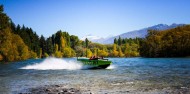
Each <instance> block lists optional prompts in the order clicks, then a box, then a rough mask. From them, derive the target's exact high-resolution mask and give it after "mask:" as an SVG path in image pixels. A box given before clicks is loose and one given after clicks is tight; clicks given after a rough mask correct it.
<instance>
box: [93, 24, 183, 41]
mask: <svg viewBox="0 0 190 94" xmlns="http://www.w3.org/2000/svg"><path fill="white" fill-rule="evenodd" d="M183 25H185V24H175V23H174V24H171V25H167V24H158V25H154V26H151V27H147V28H143V29H139V30H134V31H130V32H126V33H123V34H120V35H118V36H114V37H110V38H107V39H102V40H101V41H98V43H102V44H112V43H113V42H114V39H115V38H119V36H120V37H121V38H136V37H139V38H144V37H145V36H146V35H147V30H167V29H172V28H175V27H178V26H183ZM94 41H95V40H94Z"/></svg>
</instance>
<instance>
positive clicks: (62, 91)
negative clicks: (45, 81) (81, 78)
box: [19, 85, 82, 94]
mask: <svg viewBox="0 0 190 94" xmlns="http://www.w3.org/2000/svg"><path fill="white" fill-rule="evenodd" d="M19 94H82V93H81V91H80V90H78V89H75V88H65V86H64V85H48V86H43V87H36V88H31V89H28V90H23V91H22V92H20V93H19Z"/></svg>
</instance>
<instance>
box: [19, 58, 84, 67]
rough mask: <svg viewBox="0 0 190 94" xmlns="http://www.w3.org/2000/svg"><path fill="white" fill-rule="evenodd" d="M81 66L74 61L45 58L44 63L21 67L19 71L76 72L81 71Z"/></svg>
mask: <svg viewBox="0 0 190 94" xmlns="http://www.w3.org/2000/svg"><path fill="white" fill-rule="evenodd" d="M82 68H83V65H82V64H81V63H79V62H77V61H74V60H63V59H61V58H54V57H50V58H46V59H45V60H44V61H42V62H40V63H36V64H33V65H27V66H25V67H22V68H21V69H34V70H61V69H67V70H78V69H82Z"/></svg>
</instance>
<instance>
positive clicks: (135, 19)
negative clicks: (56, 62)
mask: <svg viewBox="0 0 190 94" xmlns="http://www.w3.org/2000/svg"><path fill="white" fill-rule="evenodd" d="M0 4H3V5H4V11H5V12H6V13H7V15H8V16H9V17H10V18H11V19H12V20H13V22H14V23H15V24H20V25H23V24H24V25H25V26H27V27H31V28H32V29H33V30H34V31H36V32H37V34H38V35H44V36H45V37H49V36H51V35H52V34H54V33H56V32H57V31H58V30H63V31H67V32H69V34H72V35H77V36H79V38H81V37H83V36H85V35H89V34H91V35H95V36H101V37H107V36H110V35H119V34H122V33H125V32H128V31H132V30H138V29H141V28H144V27H149V26H152V25H156V24H160V23H163V24H172V23H185V24H189V22H190V12H189V11H190V0H0Z"/></svg>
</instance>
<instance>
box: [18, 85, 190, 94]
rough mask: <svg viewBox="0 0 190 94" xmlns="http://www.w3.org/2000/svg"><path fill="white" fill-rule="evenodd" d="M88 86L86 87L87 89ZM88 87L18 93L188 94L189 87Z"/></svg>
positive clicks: (189, 91) (44, 88)
mask: <svg viewBox="0 0 190 94" xmlns="http://www.w3.org/2000/svg"><path fill="white" fill-rule="evenodd" d="M87 88H88V89H87ZM91 89H92V90H91ZM91 89H89V87H86V88H83V90H82V89H81V88H79V89H77V88H68V87H67V86H65V85H63V84H62V85H45V86H41V87H35V88H29V89H25V90H22V91H20V92H19V93H18V94H96V93H98V94H99V93H100V94H115V93H121V94H126V93H127V94H136V93H139V94H147V93H148V94H189V93H190V88H189V87H167V88H160V89H158V88H148V87H147V88H143V89H130V88H126V89H125V90H123V89H121V90H95V91H94V90H93V88H91Z"/></svg>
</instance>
